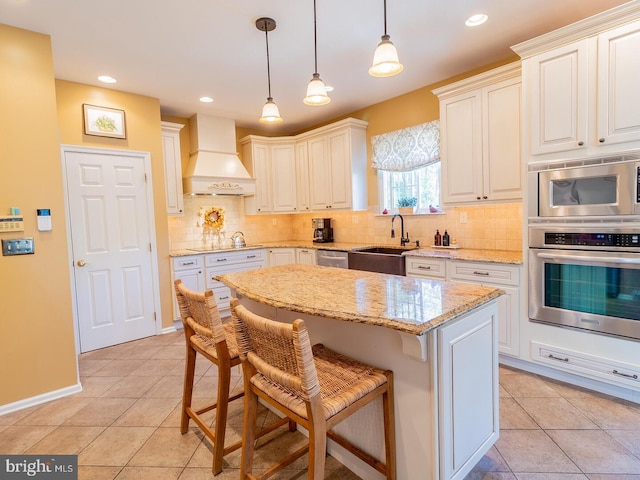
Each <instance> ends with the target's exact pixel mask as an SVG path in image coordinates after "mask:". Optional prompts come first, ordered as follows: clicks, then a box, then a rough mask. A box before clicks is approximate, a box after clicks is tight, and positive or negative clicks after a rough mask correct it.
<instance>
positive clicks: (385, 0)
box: [384, 0, 387, 35]
mask: <svg viewBox="0 0 640 480" xmlns="http://www.w3.org/2000/svg"><path fill="white" fill-rule="evenodd" d="M384 34H385V35H386V34H387V0H384Z"/></svg>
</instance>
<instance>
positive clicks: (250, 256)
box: [204, 249, 267, 317]
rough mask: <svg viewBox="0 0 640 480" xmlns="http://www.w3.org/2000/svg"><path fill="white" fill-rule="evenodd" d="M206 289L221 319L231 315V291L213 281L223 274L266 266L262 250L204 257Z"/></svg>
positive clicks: (213, 254)
mask: <svg viewBox="0 0 640 480" xmlns="http://www.w3.org/2000/svg"><path fill="white" fill-rule="evenodd" d="M204 261H205V281H206V288H210V289H211V290H213V294H214V296H215V297H216V303H217V305H218V310H219V311H220V316H221V317H228V316H230V315H231V307H230V305H229V302H230V301H231V290H229V287H227V286H226V285H225V284H224V283H222V282H219V281H217V280H216V279H215V277H216V276H218V275H222V274H225V273H235V272H244V271H247V270H257V269H259V268H264V267H266V266H267V256H266V252H265V250H264V249H251V250H240V251H236V252H220V253H210V254H207V255H205V256H204Z"/></svg>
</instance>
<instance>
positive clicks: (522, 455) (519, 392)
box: [0, 332, 640, 480]
mask: <svg viewBox="0 0 640 480" xmlns="http://www.w3.org/2000/svg"><path fill="white" fill-rule="evenodd" d="M183 359H184V339H183V337H182V333H181V332H177V333H173V334H168V335H163V336H158V337H151V338H147V339H143V340H139V341H136V342H131V343H126V344H123V345H118V346H115V347H111V348H106V349H102V350H97V351H95V352H90V353H86V354H83V355H81V356H80V374H81V379H82V385H83V388H84V390H83V391H82V392H81V393H79V394H76V395H73V396H71V397H67V398H63V399H60V400H56V401H53V402H50V403H47V404H43V405H40V406H36V407H32V408H29V409H25V410H22V411H19V412H14V413H11V414H8V415H4V416H1V417H0V453H2V454H22V453H25V454H29V453H34V454H35V453H38V454H42V453H50V454H62V453H65V454H78V463H79V478H80V479H83V480H84V479H86V480H103V479H109V480H111V479H117V480H133V479H135V480H147V479H153V480H165V479H166V480H178V479H179V480H201V479H212V478H213V476H212V474H211V444H210V442H209V441H208V440H206V439H204V440H203V437H202V435H201V433H200V431H199V430H198V428H197V427H193V426H192V428H191V429H190V430H189V432H188V433H187V434H185V435H181V434H180V432H179V430H178V425H179V412H180V400H181V398H180V397H181V393H182V375H183V365H184V364H183ZM234 373H235V374H236V375H235V376H234V378H233V383H234V385H233V388H234V389H240V388H242V385H241V378H240V375H239V371H236V372H234ZM215 387H216V370H215V368H214V367H210V366H209V365H207V363H206V362H205V361H199V362H198V363H197V384H196V387H195V395H196V397H198V396H201V397H199V400H200V401H204V397H203V396H204V395H205V394H206V392H211V391H214V390H215ZM500 395H501V402H500V424H501V431H500V439H499V440H498V442H497V443H496V444H495V446H493V447H492V448H491V450H490V451H489V452H488V454H487V455H486V456H485V457H484V458H483V459H482V460H481V461H480V462H479V463H478V465H477V466H476V467H475V468H474V470H473V471H472V472H471V473H470V474H469V475H468V476H467V479H465V480H478V479H486V480H516V479H517V480H543V479H544V480H586V479H589V480H640V405H637V404H633V403H629V402H626V401H621V400H617V399H613V398H611V397H607V396H605V395H601V394H597V393H594V392H590V391H587V390H583V389H579V388H575V387H572V386H569V385H566V384H563V383H559V382H555V381H552V380H548V379H545V378H543V377H539V376H537V375H532V374H529V373H526V372H522V371H519V370H514V369H509V368H504V367H501V369H500ZM234 403H235V405H233V406H232V408H231V412H230V419H229V423H230V425H229V429H228V434H227V435H228V436H229V438H231V439H234V438H238V436H239V435H240V432H241V426H242V401H239V402H234ZM269 415H271V414H268V413H267V412H266V411H265V410H263V411H262V415H261V419H262V421H268V420H269V418H268V417H269ZM211 419H213V416H212V417H211ZM302 441H303V437H302V435H301V434H299V433H288V432H286V429H283V430H281V431H279V432H275V433H274V434H271V435H270V436H268V437H266V438H265V439H263V440H261V441H260V444H259V447H258V448H259V449H258V451H257V456H256V470H257V471H259V469H260V468H261V467H263V466H266V465H267V464H268V463H269V462H270V461H271V459H272V458H274V457H276V456H279V455H281V453H282V451H284V450H290V449H293V448H294V447H296V446H298V445H299V444H301V443H302ZM239 462H240V453H239V452H234V453H232V454H230V455H227V456H226V457H225V467H224V468H225V469H224V471H223V473H222V474H220V475H218V476H217V477H215V478H217V479H220V480H228V479H237V478H238V477H239V470H238V467H239ZM305 462H306V457H303V458H302V459H300V460H298V461H297V462H296V463H295V464H294V465H293V466H292V467H291V468H288V469H286V470H284V471H282V472H280V473H279V474H278V475H276V476H275V477H273V478H275V479H277V480H285V479H286V480H293V479H296V480H298V479H304V478H306V470H305ZM325 478H328V479H333V480H338V479H340V480H357V479H358V478H359V477H357V476H356V475H354V474H353V473H351V472H350V471H349V470H348V469H347V468H345V467H344V466H342V465H341V464H340V463H339V462H337V461H336V460H334V459H333V458H331V457H329V458H328V459H327V472H326V475H325ZM408 480H414V479H408ZM416 480H419V479H416Z"/></svg>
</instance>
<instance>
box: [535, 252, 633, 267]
mask: <svg viewBox="0 0 640 480" xmlns="http://www.w3.org/2000/svg"><path fill="white" fill-rule="evenodd" d="M537 256H538V257H540V258H548V259H550V260H558V259H562V260H578V261H581V262H603V263H630V264H634V265H640V258H620V257H591V256H588V255H584V256H581V255H552V254H550V253H538V254H537Z"/></svg>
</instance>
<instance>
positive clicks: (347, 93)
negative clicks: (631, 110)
mask: <svg viewBox="0 0 640 480" xmlns="http://www.w3.org/2000/svg"><path fill="white" fill-rule="evenodd" d="M636 1H637V0H636ZM623 3H626V0H446V1H445V0H389V1H388V2H387V32H388V33H389V35H391V40H392V41H393V42H394V44H395V45H396V47H397V48H398V52H399V56H400V61H401V62H402V63H403V64H404V71H403V72H402V73H401V74H400V75H397V76H395V77H389V78H373V77H371V76H369V74H368V69H369V67H370V66H371V65H370V64H371V60H372V58H373V51H374V50H375V47H376V45H377V43H378V42H379V41H380V36H381V35H382V34H383V29H384V26H383V1H382V0H319V1H318V2H317V30H318V72H319V73H320V76H321V78H322V79H323V80H324V81H325V83H327V84H329V85H332V86H333V87H334V88H335V90H334V91H333V92H331V93H330V96H331V98H332V102H331V103H330V104H329V105H326V106H323V107H310V106H307V105H304V104H303V103H302V98H303V97H304V95H305V91H306V85H307V83H308V81H309V80H310V79H311V74H312V73H313V71H314V65H313V1H312V0H173V1H169V0H116V1H111V2H108V1H99V0H0V23H4V24H8V25H12V26H16V27H21V28H25V29H28V30H33V31H36V32H41V33H46V34H49V35H51V39H52V45H53V59H54V68H55V75H56V78H58V79H63V80H70V81H74V82H79V83H84V84H89V85H100V86H102V87H105V84H102V83H100V82H98V81H97V78H96V77H97V76H98V75H101V74H102V75H104V74H106V75H111V76H113V77H116V78H117V79H118V83H116V84H115V85H113V86H107V88H114V89H117V90H122V91H126V92H132V93H137V94H141V95H147V96H150V97H154V98H158V99H159V100H160V106H161V109H162V113H163V114H166V115H177V116H182V117H190V116H191V115H193V114H194V113H205V114H210V115H215V116H221V117H228V118H233V119H235V120H236V123H237V125H239V126H243V127H252V128H262V129H264V128H270V129H273V130H275V131H276V132H277V133H285V132H286V133H293V132H297V131H300V130H302V129H304V128H306V127H309V126H312V125H315V124H318V123H320V122H323V121H326V120H329V119H332V118H335V117H337V116H340V115H344V114H347V113H350V112H353V111H355V110H358V109H360V108H363V107H365V106H368V105H372V104H375V103H378V102H381V101H384V100H387V99H389V98H393V97H396V96H398V95H401V94H403V93H407V92H410V91H412V90H416V89H418V88H420V87H424V86H426V85H430V84H432V83H435V82H438V81H440V80H444V79H446V78H449V77H451V76H453V75H456V74H459V73H463V72H465V71H468V70H471V69H473V68H476V67H479V66H483V65H486V64H488V63H491V62H494V61H498V60H502V59H505V58H507V57H509V56H511V55H513V52H512V51H511V50H510V48H509V47H510V46H511V45H514V44H516V43H519V42H521V41H524V40H527V39H529V38H533V37H535V36H537V35H540V34H542V33H545V32H549V31H551V30H554V29H556V28H558V27H560V26H563V25H566V24H569V23H572V22H574V21H577V20H579V19H582V18H585V17H588V16H590V15H593V14H595V13H597V12H600V11H604V10H607V9H609V8H612V7H615V6H617V5H620V4H623ZM475 13H486V14H487V15H488V16H489V21H488V22H487V23H485V24H484V25H482V26H480V27H475V28H469V27H466V26H465V25H464V21H465V19H466V18H467V17H469V16H470V15H472V14H475ZM262 16H267V17H271V18H273V19H274V20H275V21H276V23H277V28H276V29H275V30H274V31H272V32H270V33H269V54H270V60H271V92H272V96H273V97H274V100H275V102H276V103H277V104H278V106H279V108H280V113H281V115H282V116H283V118H284V123H282V124H281V125H279V126H277V127H264V126H261V125H260V124H258V122H257V119H258V117H259V116H260V112H261V109H262V105H263V103H264V102H265V100H266V97H267V69H266V46H265V35H264V33H263V32H261V31H259V30H258V29H257V28H256V27H255V20H256V19H257V18H259V17H262ZM203 95H208V96H211V97H213V98H214V99H215V101H214V102H213V103H211V104H203V103H201V102H199V101H198V99H199V97H201V96H203Z"/></svg>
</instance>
